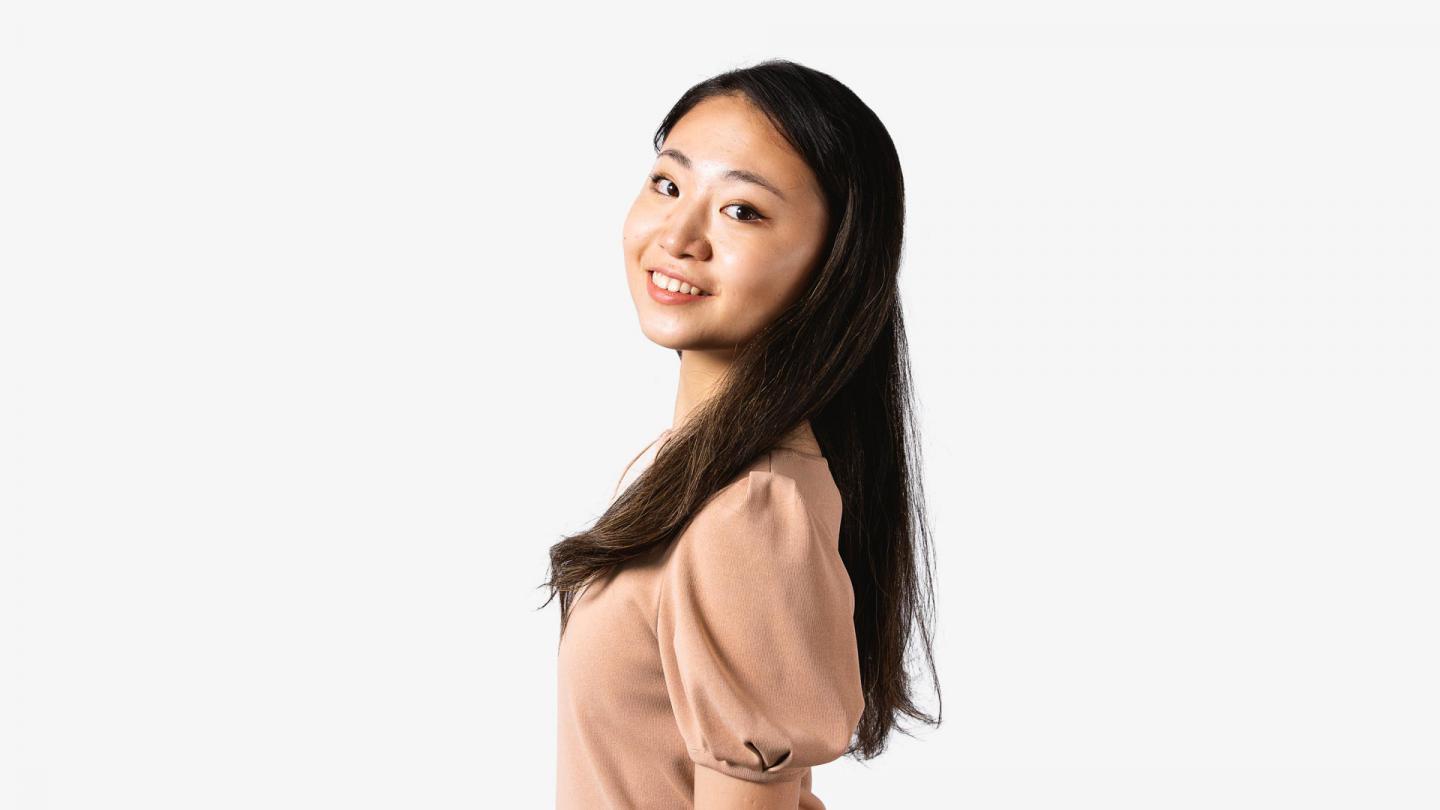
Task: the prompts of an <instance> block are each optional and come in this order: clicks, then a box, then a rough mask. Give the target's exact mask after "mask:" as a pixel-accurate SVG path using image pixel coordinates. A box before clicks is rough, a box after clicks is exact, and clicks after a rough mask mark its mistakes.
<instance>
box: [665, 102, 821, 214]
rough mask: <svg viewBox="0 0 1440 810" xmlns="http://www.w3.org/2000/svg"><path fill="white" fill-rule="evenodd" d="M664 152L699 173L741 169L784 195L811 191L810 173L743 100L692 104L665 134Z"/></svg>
mask: <svg viewBox="0 0 1440 810" xmlns="http://www.w3.org/2000/svg"><path fill="white" fill-rule="evenodd" d="M663 148H665V149H678V150H680V151H681V152H684V153H685V155H686V156H687V157H689V158H690V160H691V162H692V166H693V167H694V169H695V170H696V171H698V172H701V173H705V174H709V173H720V172H724V171H726V170H728V169H743V170H746V171H753V172H758V173H760V174H762V175H764V176H766V177H767V178H769V179H770V180H771V181H773V182H774V183H776V184H777V185H779V186H780V187H781V188H782V189H785V190H786V191H789V190H790V189H801V188H806V187H808V188H811V189H814V188H815V181H814V175H813V173H812V172H811V171H810V167H809V166H807V165H806V164H805V161H804V160H803V159H802V158H801V157H800V155H799V154H798V153H797V152H796V151H795V149H794V148H793V147H791V146H790V144H789V142H787V141H786V140H785V137H784V136H783V135H781V134H780V132H779V131H778V130H776V129H775V126H774V125H773V124H771V123H770V120H769V119H768V118H766V117H765V114H764V113H762V112H760V111H759V110H758V109H756V108H755V107H754V106H753V105H751V104H750V103H749V102H748V101H746V100H744V99H743V98H736V97H732V96H719V97H713V98H708V99H705V100H704V101H702V102H700V103H699V104H696V105H695V106H694V107H692V108H691V109H690V111H689V112H687V113H685V115H684V116H682V117H681V118H680V120H679V121H677V122H676V123H675V126H673V127H672V128H671V129H670V132H669V133H668V134H667V135H666V136H665V143H664V144H663Z"/></svg>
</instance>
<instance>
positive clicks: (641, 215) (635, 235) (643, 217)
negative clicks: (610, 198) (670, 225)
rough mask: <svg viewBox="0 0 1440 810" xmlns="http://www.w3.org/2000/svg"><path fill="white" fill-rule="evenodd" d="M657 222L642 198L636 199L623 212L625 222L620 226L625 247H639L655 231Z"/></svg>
mask: <svg viewBox="0 0 1440 810" xmlns="http://www.w3.org/2000/svg"><path fill="white" fill-rule="evenodd" d="M656 226H657V223H656V221H655V216H654V214H653V213H652V212H651V211H650V210H649V209H648V208H647V207H646V206H645V204H644V202H643V201H642V200H636V201H635V203H634V204H633V205H631V206H630V210H629V211H628V212H626V214H625V222H624V224H623V225H622V226H621V230H622V234H623V238H624V241H625V244H626V246H627V247H632V248H636V249H640V248H642V247H643V246H644V242H645V241H646V240H647V239H649V238H650V236H651V234H653V233H654V232H655V228H656Z"/></svg>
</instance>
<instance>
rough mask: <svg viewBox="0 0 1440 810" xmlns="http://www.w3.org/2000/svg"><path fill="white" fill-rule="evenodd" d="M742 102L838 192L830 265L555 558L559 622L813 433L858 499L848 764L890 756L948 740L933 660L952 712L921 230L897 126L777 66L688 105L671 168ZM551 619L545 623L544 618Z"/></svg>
mask: <svg viewBox="0 0 1440 810" xmlns="http://www.w3.org/2000/svg"><path fill="white" fill-rule="evenodd" d="M714 96H736V97H739V98H742V99H744V100H747V101H749V102H750V103H751V104H753V105H754V106H755V107H756V108H757V109H759V110H760V111H761V112H763V113H764V114H765V115H766V116H767V117H768V118H769V120H770V122H771V123H772V124H773V125H774V127H775V128H776V129H777V130H778V131H779V132H780V134H781V135H782V136H784V137H785V138H786V139H787V140H788V141H789V143H790V145H791V146H792V147H793V148H794V149H795V150H796V152H797V153H798V154H799V155H800V156H801V157H802V158H803V159H804V160H805V162H806V163H807V164H809V166H810V169H811V171H813V172H814V174H815V176H816V178H818V180H819V183H820V186H821V188H822V189H823V191H824V194H825V199H826V203H827V210H828V221H829V224H828V238H827V242H826V244H827V245H828V246H829V248H828V253H822V255H823V258H822V259H821V261H820V263H819V265H818V266H817V267H816V268H815V271H814V273H813V274H812V275H811V277H810V280H809V282H808V287H807V288H806V290H805V292H804V293H803V294H802V295H801V296H800V298H799V299H798V300H797V301H796V302H795V303H794V304H793V305H792V306H790V307H789V308H788V309H786V310H785V311H783V312H782V313H780V315H778V316H777V317H776V318H775V320H774V321H772V322H771V323H770V324H768V325H767V326H766V327H765V328H764V329H762V330H761V331H760V333H759V334H757V335H756V336H755V338H754V339H752V340H750V341H748V342H746V343H745V344H744V345H742V346H740V347H737V353H736V356H735V359H734V360H733V362H732V364H731V366H730V368H729V369H728V370H727V372H726V375H725V379H724V380H722V381H721V383H720V387H719V389H718V390H717V391H716V393H715V394H714V395H712V396H710V397H709V398H707V399H706V400H705V401H703V402H702V403H701V404H699V405H697V406H696V408H695V410H694V411H693V412H692V413H691V414H690V415H689V416H688V417H687V418H686V419H685V420H684V421H683V422H682V424H681V427H680V428H678V429H676V430H675V432H674V433H673V434H671V435H670V436H669V438H668V439H667V440H666V441H665V443H664V444H663V445H662V446H661V448H660V451H659V452H658V453H657V454H656V456H655V459H654V460H653V462H652V463H651V464H650V465H649V466H648V467H647V468H646V469H645V470H644V472H642V473H641V474H640V476H639V477H638V478H636V479H635V481H634V483H633V484H631V485H630V486H629V487H628V488H626V489H625V490H624V492H623V493H622V494H621V495H620V496H619V497H618V498H616V500H615V501H614V502H613V503H611V504H610V506H609V508H608V509H607V510H606V511H605V513H604V514H603V515H601V516H600V517H599V518H598V519H597V520H596V522H595V524H594V525H593V526H591V527H590V528H589V529H586V530H584V531H581V532H578V533H576V534H573V535H570V536H568V537H565V538H564V539H562V540H561V541H560V542H558V543H556V544H555V545H554V546H552V547H551V548H550V577H549V581H548V582H546V583H543V584H542V587H545V586H548V587H549V588H550V589H551V593H550V599H547V600H546V601H545V604H546V605H548V604H549V603H550V600H551V599H554V597H555V595H556V594H559V596H560V633H561V636H562V637H563V635H564V633H565V627H566V625H567V623H568V621H569V616H570V606H571V604H572V602H573V600H574V598H575V597H576V595H578V593H579V592H580V591H581V590H582V589H583V588H584V587H585V586H586V585H588V584H590V582H592V581H593V580H595V579H596V578H598V577H600V576H602V575H604V574H605V573H606V572H608V571H609V570H611V569H612V568H613V567H614V566H616V565H619V564H620V563H623V562H625V561H627V560H630V559H633V558H636V557H640V556H642V555H645V554H648V553H651V552H653V551H655V550H657V549H660V548H663V547H664V546H666V545H668V544H669V543H670V542H671V541H672V540H673V539H674V538H675V537H676V536H678V535H679V533H680V532H681V530H682V529H684V528H685V525H686V524H687V522H688V521H689V520H690V518H691V516H692V515H694V514H696V513H697V512H698V511H699V510H700V508H701V507H702V506H703V505H704V504H705V502H706V500H707V499H708V498H710V496H712V495H713V494H714V493H716V492H717V491H719V490H720V489H722V488H723V487H724V486H725V485H727V484H729V483H730V482H731V481H733V480H734V479H735V477H736V476H737V475H739V474H740V473H741V472H742V471H743V470H744V469H745V468H746V467H747V466H749V464H750V463H751V462H752V461H754V460H755V459H756V458H758V457H759V455H760V454H762V453H764V452H766V451H767V450H769V449H770V448H772V447H774V446H775V445H777V444H779V443H780V442H781V440H782V438H783V437H784V436H785V434H787V433H788V432H789V431H790V430H791V429H792V428H794V427H795V426H796V425H797V424H799V423H800V422H801V421H803V420H806V419H809V420H810V423H811V426H812V428H813V429H814V432H815V437H816V439H817V440H818V441H819V443H820V448H821V451H822V452H823V454H824V455H825V457H826V459H827V460H828V461H829V465H830V471H831V474H832V475H833V477H834V479H835V484H836V486H838V487H839V489H840V494H841V498H842V503H843V506H844V509H843V519H842V522H841V527H840V555H841V558H842V559H843V560H844V562H845V567H846V569H847V570H848V571H849V573H850V580H851V583H852V585H853V588H854V593H855V615H854V620H855V634H856V641H857V643H858V647H859V654H860V674H861V682H862V684H863V687H864V694H865V711H864V714H863V716H862V717H861V719H860V723H859V725H858V728H857V731H856V739H855V741H854V742H853V743H852V744H851V746H850V749H849V751H847V753H851V754H856V755H857V756H859V757H861V758H865V759H869V758H872V757H874V756H877V755H878V754H880V753H881V752H882V751H884V750H885V743H886V738H887V737H888V736H889V734H890V732H891V731H892V730H897V729H898V730H900V731H901V732H902V733H905V734H909V731H908V730H906V729H904V728H900V727H899V725H898V723H897V721H898V720H899V718H900V716H901V715H904V716H907V717H910V718H912V719H915V720H919V721H921V722H923V723H927V724H930V725H936V726H938V725H939V724H940V712H939V711H937V713H936V715H935V716H933V717H932V716H930V715H928V714H926V713H925V712H923V711H922V710H921V708H920V707H919V706H918V705H917V703H916V701H915V700H914V694H913V692H912V690H911V680H912V678H911V676H910V673H909V672H908V671H907V662H906V653H907V648H908V646H909V644H910V643H911V642H915V643H916V644H917V645H918V646H919V648H920V651H921V653H922V654H923V656H924V659H925V661H926V663H927V664H928V666H929V668H930V672H931V675H932V679H933V680H934V683H935V692H936V698H937V700H938V699H939V697H940V684H939V679H938V677H936V676H935V659H934V653H933V650H932V636H931V628H930V621H931V616H932V612H933V610H934V594H933V590H932V587H931V578H932V573H931V569H930V566H931V561H930V559H929V557H930V554H931V553H933V550H932V548H931V546H930V542H929V537H930V530H929V527H928V525H927V524H928V521H927V519H926V515H925V506H924V493H923V489H922V485H921V476H920V470H921V458H920V444H919V441H918V430H917V425H916V413H915V406H914V402H913V399H912V387H911V378H910V367H909V350H908V348H907V346H906V342H905V326H904V321H903V319H902V317H901V307H900V297H899V291H898V287H897V274H898V272H899V268H900V252H901V242H902V237H903V234H904V224H905V186H904V180H903V177H902V175H901V172H900V159H899V156H898V155H897V154H896V151H895V145H894V143H893V142H892V141H891V139H890V135H889V133H888V132H887V131H886V130H885V127H884V125H883V124H881V122H880V119H879V118H878V117H876V115H875V113H874V112H872V111H871V110H870V108H869V107H868V106H866V105H865V103H864V102H862V101H861V100H860V99H859V97H857V96H856V95H855V93H853V92H852V91H851V90H850V89H849V88H848V87H846V86H845V85H843V84H841V83H840V82H839V81H837V80H836V79H834V78H833V77H831V76H829V75H828V74H825V73H822V72H820V71H818V70H814V69H813V68H808V67H805V66H803V65H799V64H796V63H795V62H791V61H788V60H783V59H772V60H768V61H765V62H761V63H759V64H756V65H753V66H750V67H745V68H739V69H735V70H731V71H728V72H726V73H722V74H720V75H718V76H715V77H713V78H710V79H707V80H705V81H703V82H700V83H699V84H696V85H695V86H694V87H691V88H690V89H689V90H687V91H686V92H685V94H684V95H683V96H681V97H680V100H679V101H677V102H676V103H675V106H674V107H672V108H671V110H670V112H669V113H668V114H667V115H666V116H665V119H664V120H663V121H662V122H661V123H660V126H659V128H658V129H657V130H656V131H655V136H654V146H655V150H656V152H657V153H658V152H659V150H660V149H661V148H662V147H663V144H664V142H665V138H666V136H667V134H668V133H669V132H670V130H671V129H672V128H673V127H674V126H675V124H676V122H678V121H679V120H680V119H681V117H683V116H684V115H685V114H686V113H687V112H688V111H689V110H690V109H691V108H693V107H694V106H695V105H696V104H698V103H699V102H701V101H703V100H705V99H707V98H711V97H714ZM542 607H543V605H542Z"/></svg>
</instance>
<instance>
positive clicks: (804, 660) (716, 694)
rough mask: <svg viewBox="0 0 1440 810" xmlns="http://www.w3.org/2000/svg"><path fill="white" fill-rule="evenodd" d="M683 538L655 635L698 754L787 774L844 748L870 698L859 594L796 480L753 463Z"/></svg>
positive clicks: (723, 768) (756, 777)
mask: <svg viewBox="0 0 1440 810" xmlns="http://www.w3.org/2000/svg"><path fill="white" fill-rule="evenodd" d="M675 542H676V544H677V545H676V548H675V550H674V552H673V553H672V555H671V557H670V559H669V560H668V562H667V563H666V566H665V569H664V571H663V573H662V575H661V584H660V592H659V604H658V611H657V616H656V635H657V638H658V640H659V645H660V660H661V666H662V668H663V669H664V675H665V683H666V689H667V691H668V692H669V696H670V704H671V708H672V709H673V710H674V714H675V721H676V723H677V725H678V726H679V731H680V735H681V736H682V737H683V738H684V740H685V746H686V748H687V749H688V750H689V753H690V759H691V760H692V761H693V762H695V763H696V764H697V765H703V766H705V767H708V768H712V769H714V770H717V771H720V772H721V773H724V774H727V775H729V776H733V777H736V778H739V779H745V780H748V781H752V782H775V781H781V780H787V779H798V778H800V777H802V776H803V775H804V774H805V772H806V769H807V768H809V767H812V766H815V765H820V764H822V763H825V762H829V761H831V760H834V759H837V758H839V757H840V756H842V755H844V753H845V752H846V750H847V749H848V748H849V745H850V740H851V735H852V733H853V731H854V729H855V726H856V725H857V724H858V723H859V720H860V715H861V712H862V711H863V710H864V707H865V700H864V695H863V690H862V688H861V682H860V664H859V655H858V652H857V647H856V642H855V626H854V619H853V615H854V610H855V599H854V592H853V590H852V588H851V584H850V577H849V574H848V573H847V572H846V570H845V564H844V562H843V561H842V560H841V558H840V555H839V551H838V549H837V547H836V539H835V537H834V535H833V534H831V533H830V532H829V531H828V530H827V529H826V528H825V527H824V526H823V524H818V523H816V522H814V521H813V520H812V517H811V513H810V511H809V510H807V508H806V505H805V502H804V501H803V499H802V497H801V492H800V491H799V488H798V485H797V483H796V481H795V480H794V479H793V478H790V477H788V476H785V475H781V474H777V473H773V472H769V471H763V470H751V471H748V473H746V477H745V478H743V479H741V480H738V481H736V482H734V483H732V484H731V485H730V486H728V487H726V488H725V489H723V490H721V491H720V493H718V494H717V495H716V497H714V498H712V499H711V501H709V502H708V503H707V504H706V505H705V506H704V507H703V508H702V509H701V510H700V511H699V512H698V513H697V514H696V516H695V518H694V519H693V520H692V521H691V522H690V525H689V526H688V527H687V528H686V530H685V531H684V532H682V533H681V535H680V536H679V537H678V538H677V539H676V541H675Z"/></svg>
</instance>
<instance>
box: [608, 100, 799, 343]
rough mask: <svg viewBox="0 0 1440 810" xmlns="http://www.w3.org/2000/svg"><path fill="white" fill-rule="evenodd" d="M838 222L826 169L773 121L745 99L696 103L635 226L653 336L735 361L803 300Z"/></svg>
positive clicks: (651, 180) (628, 223)
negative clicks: (822, 180) (826, 188)
mask: <svg viewBox="0 0 1440 810" xmlns="http://www.w3.org/2000/svg"><path fill="white" fill-rule="evenodd" d="M826 217H827V214H826V210H825V198H824V194H823V192H822V191H821V189H820V186H819V183H818V182H817V180H816V179H815V175H814V173H813V172H811V171H810V168H809V166H807V165H806V164H805V162H804V160H803V159H801V157H800V156H799V155H798V154H797V153H796V152H795V151H794V149H793V148H791V146H790V145H789V144H788V143H786V142H785V139H784V137H783V136H781V135H780V133H779V132H777V131H776V130H775V128H774V127H773V126H772V125H771V124H770V122H769V120H767V119H766V118H765V116H764V114H763V113H761V112H760V111H759V110H757V109H755V108H754V107H753V106H751V104H750V103H749V102H748V101H747V100H745V99H743V98H740V97H735V96H722V97H712V98H709V99H706V100H704V101H702V102H700V103H699V104H697V105H695V106H694V107H693V108H692V109H691V110H690V111H689V112H688V113H686V114H685V115H684V116H683V117H682V118H681V119H680V120H679V121H678V122H676V124H675V126H674V127H673V128H671V130H670V132H669V133H668V134H667V135H666V137H665V142H664V144H663V145H662V147H661V151H660V154H659V155H657V156H656V159H655V164H654V166H653V167H652V168H651V170H650V172H649V173H647V175H646V178H645V181H644V183H643V184H642V186H641V189H640V194H639V196H637V197H636V198H635V202H634V203H633V204H632V205H631V206H630V213H629V215H628V216H626V218H625V227H624V239H623V245H624V251H625V269H626V278H627V282H628V284H629V287H630V296H631V298H632V299H633V301H634V302H635V309H636V312H637V314H638V315H639V317H640V328H641V330H642V331H643V332H644V333H645V336H646V337H648V338H650V340H652V341H654V342H655V343H658V344H660V345H662V346H665V347H667V348H670V349H682V350H685V351H686V352H687V354H688V353H689V352H692V351H699V352H714V353H716V354H717V355H729V354H730V352H731V349H732V348H733V347H734V346H736V345H737V344H742V343H745V342H746V341H748V340H749V339H750V338H751V337H753V336H754V335H755V334H756V333H757V332H759V331H760V329H761V328H763V327H764V326H766V325H767V324H769V323H770V322H771V321H772V320H774V318H775V316H776V315H778V314H779V313H780V312H781V311H782V310H784V309H785V307H787V306H789V305H790V304H791V303H792V302H794V300H795V299H796V298H798V297H799V296H800V293H801V292H802V291H803V290H804V288H805V283H806V282H807V281H808V280H809V277H810V275H811V273H812V272H813V270H814V268H815V265H816V263H817V262H818V260H819V258H820V251H821V249H822V248H823V247H824V245H823V244H822V242H823V240H824V238H825V232H826V224H827V219H826ZM651 269H659V270H660V271H661V273H662V274H665V275H667V276H668V277H669V278H671V279H674V281H673V282H671V283H668V284H667V287H670V288H677V287H678V289H677V290H676V291H674V292H671V291H669V290H668V289H661V288H659V287H656V286H655V285H656V283H657V282H662V283H663V282H664V280H663V279H660V278H652V275H651V273H650V270H651ZM680 282H689V284H690V285H692V286H693V287H698V288H699V290H700V291H701V292H702V293H703V294H695V293H693V292H691V293H687V290H688V289H690V288H687V287H679V284H680Z"/></svg>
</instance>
